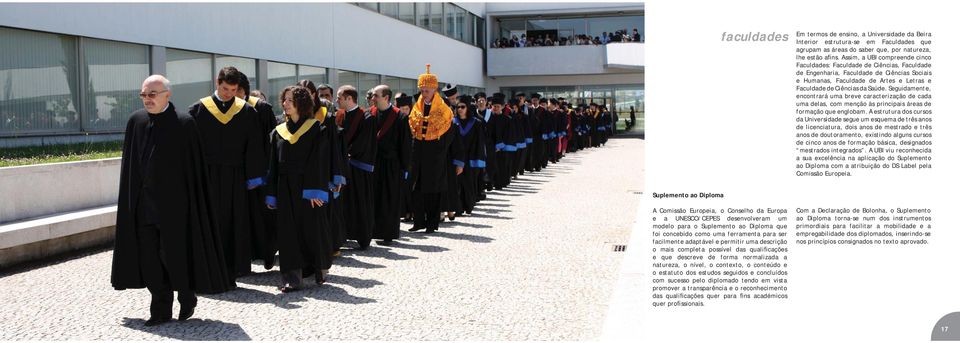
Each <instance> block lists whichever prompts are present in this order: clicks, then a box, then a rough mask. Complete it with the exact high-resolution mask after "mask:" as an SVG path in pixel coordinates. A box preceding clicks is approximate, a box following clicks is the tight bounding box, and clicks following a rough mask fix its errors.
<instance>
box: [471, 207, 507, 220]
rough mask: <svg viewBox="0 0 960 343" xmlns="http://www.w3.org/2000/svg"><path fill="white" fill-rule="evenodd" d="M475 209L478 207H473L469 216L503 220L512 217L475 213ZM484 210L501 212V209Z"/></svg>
mask: <svg viewBox="0 0 960 343" xmlns="http://www.w3.org/2000/svg"><path fill="white" fill-rule="evenodd" d="M477 210H479V209H474V210H473V213H472V214H470V216H471V217H477V218H493V219H503V220H510V219H513V217H502V216H495V215H490V214H483V213H477ZM484 211H485V212H491V213H497V212H503V211H498V210H484Z"/></svg>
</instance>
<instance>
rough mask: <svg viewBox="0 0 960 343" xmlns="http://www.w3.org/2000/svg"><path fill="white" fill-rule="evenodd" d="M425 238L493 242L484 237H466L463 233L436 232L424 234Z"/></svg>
mask: <svg viewBox="0 0 960 343" xmlns="http://www.w3.org/2000/svg"><path fill="white" fill-rule="evenodd" d="M425 235H426V236H437V237H443V238H449V239H461V240H465V241H470V242H474V243H490V242H493V238H490V237H486V236H477V235H468V234H465V233H452V232H443V231H437V232H434V233H428V234H425Z"/></svg>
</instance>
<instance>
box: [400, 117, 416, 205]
mask: <svg viewBox="0 0 960 343" xmlns="http://www.w3.org/2000/svg"><path fill="white" fill-rule="evenodd" d="M409 119H410V115H409V114H402V115H400V117H399V118H397V120H399V121H401V122H403V124H402V125H403V128H404V130H406V132H407V137H409V139H408V140H407V142H406V143H404V144H405V146H406V149H408V154H409V155H407V158H406V160H405V161H406V163H407V169H406V170H405V171H404V172H403V176H402V177H401V178H400V214H401V215H404V216H406V215H408V214H411V215H412V214H413V183H411V182H410V168H411V166H410V164H411V163H412V162H411V160H412V158H413V155H412V154H413V152H412V149H413V137H412V136H410V122H409Z"/></svg>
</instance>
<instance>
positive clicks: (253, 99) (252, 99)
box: [247, 96, 260, 107]
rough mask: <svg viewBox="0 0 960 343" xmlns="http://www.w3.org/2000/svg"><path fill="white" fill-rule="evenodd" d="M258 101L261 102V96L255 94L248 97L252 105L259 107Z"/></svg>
mask: <svg viewBox="0 0 960 343" xmlns="http://www.w3.org/2000/svg"><path fill="white" fill-rule="evenodd" d="M257 102H260V98H258V97H255V96H248V97H247V103H248V104H250V107H257Z"/></svg>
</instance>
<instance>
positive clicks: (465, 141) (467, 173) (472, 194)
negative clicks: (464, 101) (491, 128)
mask: <svg viewBox="0 0 960 343" xmlns="http://www.w3.org/2000/svg"><path fill="white" fill-rule="evenodd" d="M454 120H455V121H456V122H457V133H458V135H459V136H460V143H461V146H462V148H463V155H464V159H465V160H464V162H466V165H465V167H464V169H463V173H461V174H460V175H459V176H458V177H457V181H458V185H459V189H460V210H462V211H464V212H467V213H470V212H473V207H474V205H476V204H477V201H479V200H480V199H479V194H478V193H477V183H478V181H477V180H478V179H479V178H480V172H482V171H483V169H484V168H485V167H486V165H487V162H486V159H487V158H486V154H485V153H484V151H485V147H484V144H483V131H482V128H481V127H480V126H481V125H482V124H481V123H480V120H479V119H477V118H473V117H471V118H467V119H466V120H463V121H461V120H460V118H455V119H454Z"/></svg>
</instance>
